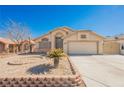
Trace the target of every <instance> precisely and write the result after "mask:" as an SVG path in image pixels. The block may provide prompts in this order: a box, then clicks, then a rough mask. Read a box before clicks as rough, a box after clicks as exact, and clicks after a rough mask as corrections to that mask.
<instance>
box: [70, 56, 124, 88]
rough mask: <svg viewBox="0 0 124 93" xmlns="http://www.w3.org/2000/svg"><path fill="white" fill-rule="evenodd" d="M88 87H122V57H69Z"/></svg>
mask: <svg viewBox="0 0 124 93" xmlns="http://www.w3.org/2000/svg"><path fill="white" fill-rule="evenodd" d="M70 58H71V60H72V62H73V63H74V64H75V65H76V67H77V68H78V70H79V72H80V73H81V74H82V78H83V80H84V82H85V83H86V85H87V86H88V87H102V86H103V87H121V86H123V87H124V56H122V55H88V56H70Z"/></svg>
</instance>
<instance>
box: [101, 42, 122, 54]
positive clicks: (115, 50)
mask: <svg viewBox="0 0 124 93" xmlns="http://www.w3.org/2000/svg"><path fill="white" fill-rule="evenodd" d="M103 50H104V54H119V53H120V44H119V43H117V42H104V46H103Z"/></svg>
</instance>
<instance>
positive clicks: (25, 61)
mask: <svg viewBox="0 0 124 93" xmlns="http://www.w3.org/2000/svg"><path fill="white" fill-rule="evenodd" d="M0 67H1V68H0V69H1V70H0V77H23V76H31V77H33V76H39V75H51V74H52V75H72V71H71V68H70V65H69V62H68V60H67V58H61V60H60V65H59V67H58V68H57V69H55V68H54V67H53V62H52V59H50V58H47V57H45V56H42V55H40V54H36V55H35V54H33V55H28V54H27V55H14V56H12V57H7V58H2V59H1V60H0Z"/></svg>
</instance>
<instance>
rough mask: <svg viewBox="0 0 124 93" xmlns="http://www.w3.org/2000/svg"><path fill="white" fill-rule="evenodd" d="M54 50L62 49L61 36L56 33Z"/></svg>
mask: <svg viewBox="0 0 124 93" xmlns="http://www.w3.org/2000/svg"><path fill="white" fill-rule="evenodd" d="M55 48H61V49H63V34H62V33H57V34H56V35H55Z"/></svg>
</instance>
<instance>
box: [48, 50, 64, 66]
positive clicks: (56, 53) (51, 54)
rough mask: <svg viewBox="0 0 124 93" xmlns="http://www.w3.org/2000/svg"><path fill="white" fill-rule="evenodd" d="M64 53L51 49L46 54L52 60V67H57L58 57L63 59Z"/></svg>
mask: <svg viewBox="0 0 124 93" xmlns="http://www.w3.org/2000/svg"><path fill="white" fill-rule="evenodd" d="M64 56H65V53H64V51H63V49H53V50H50V51H49V53H48V57H50V58H54V67H55V68H57V67H58V65H59V59H60V57H64Z"/></svg>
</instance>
